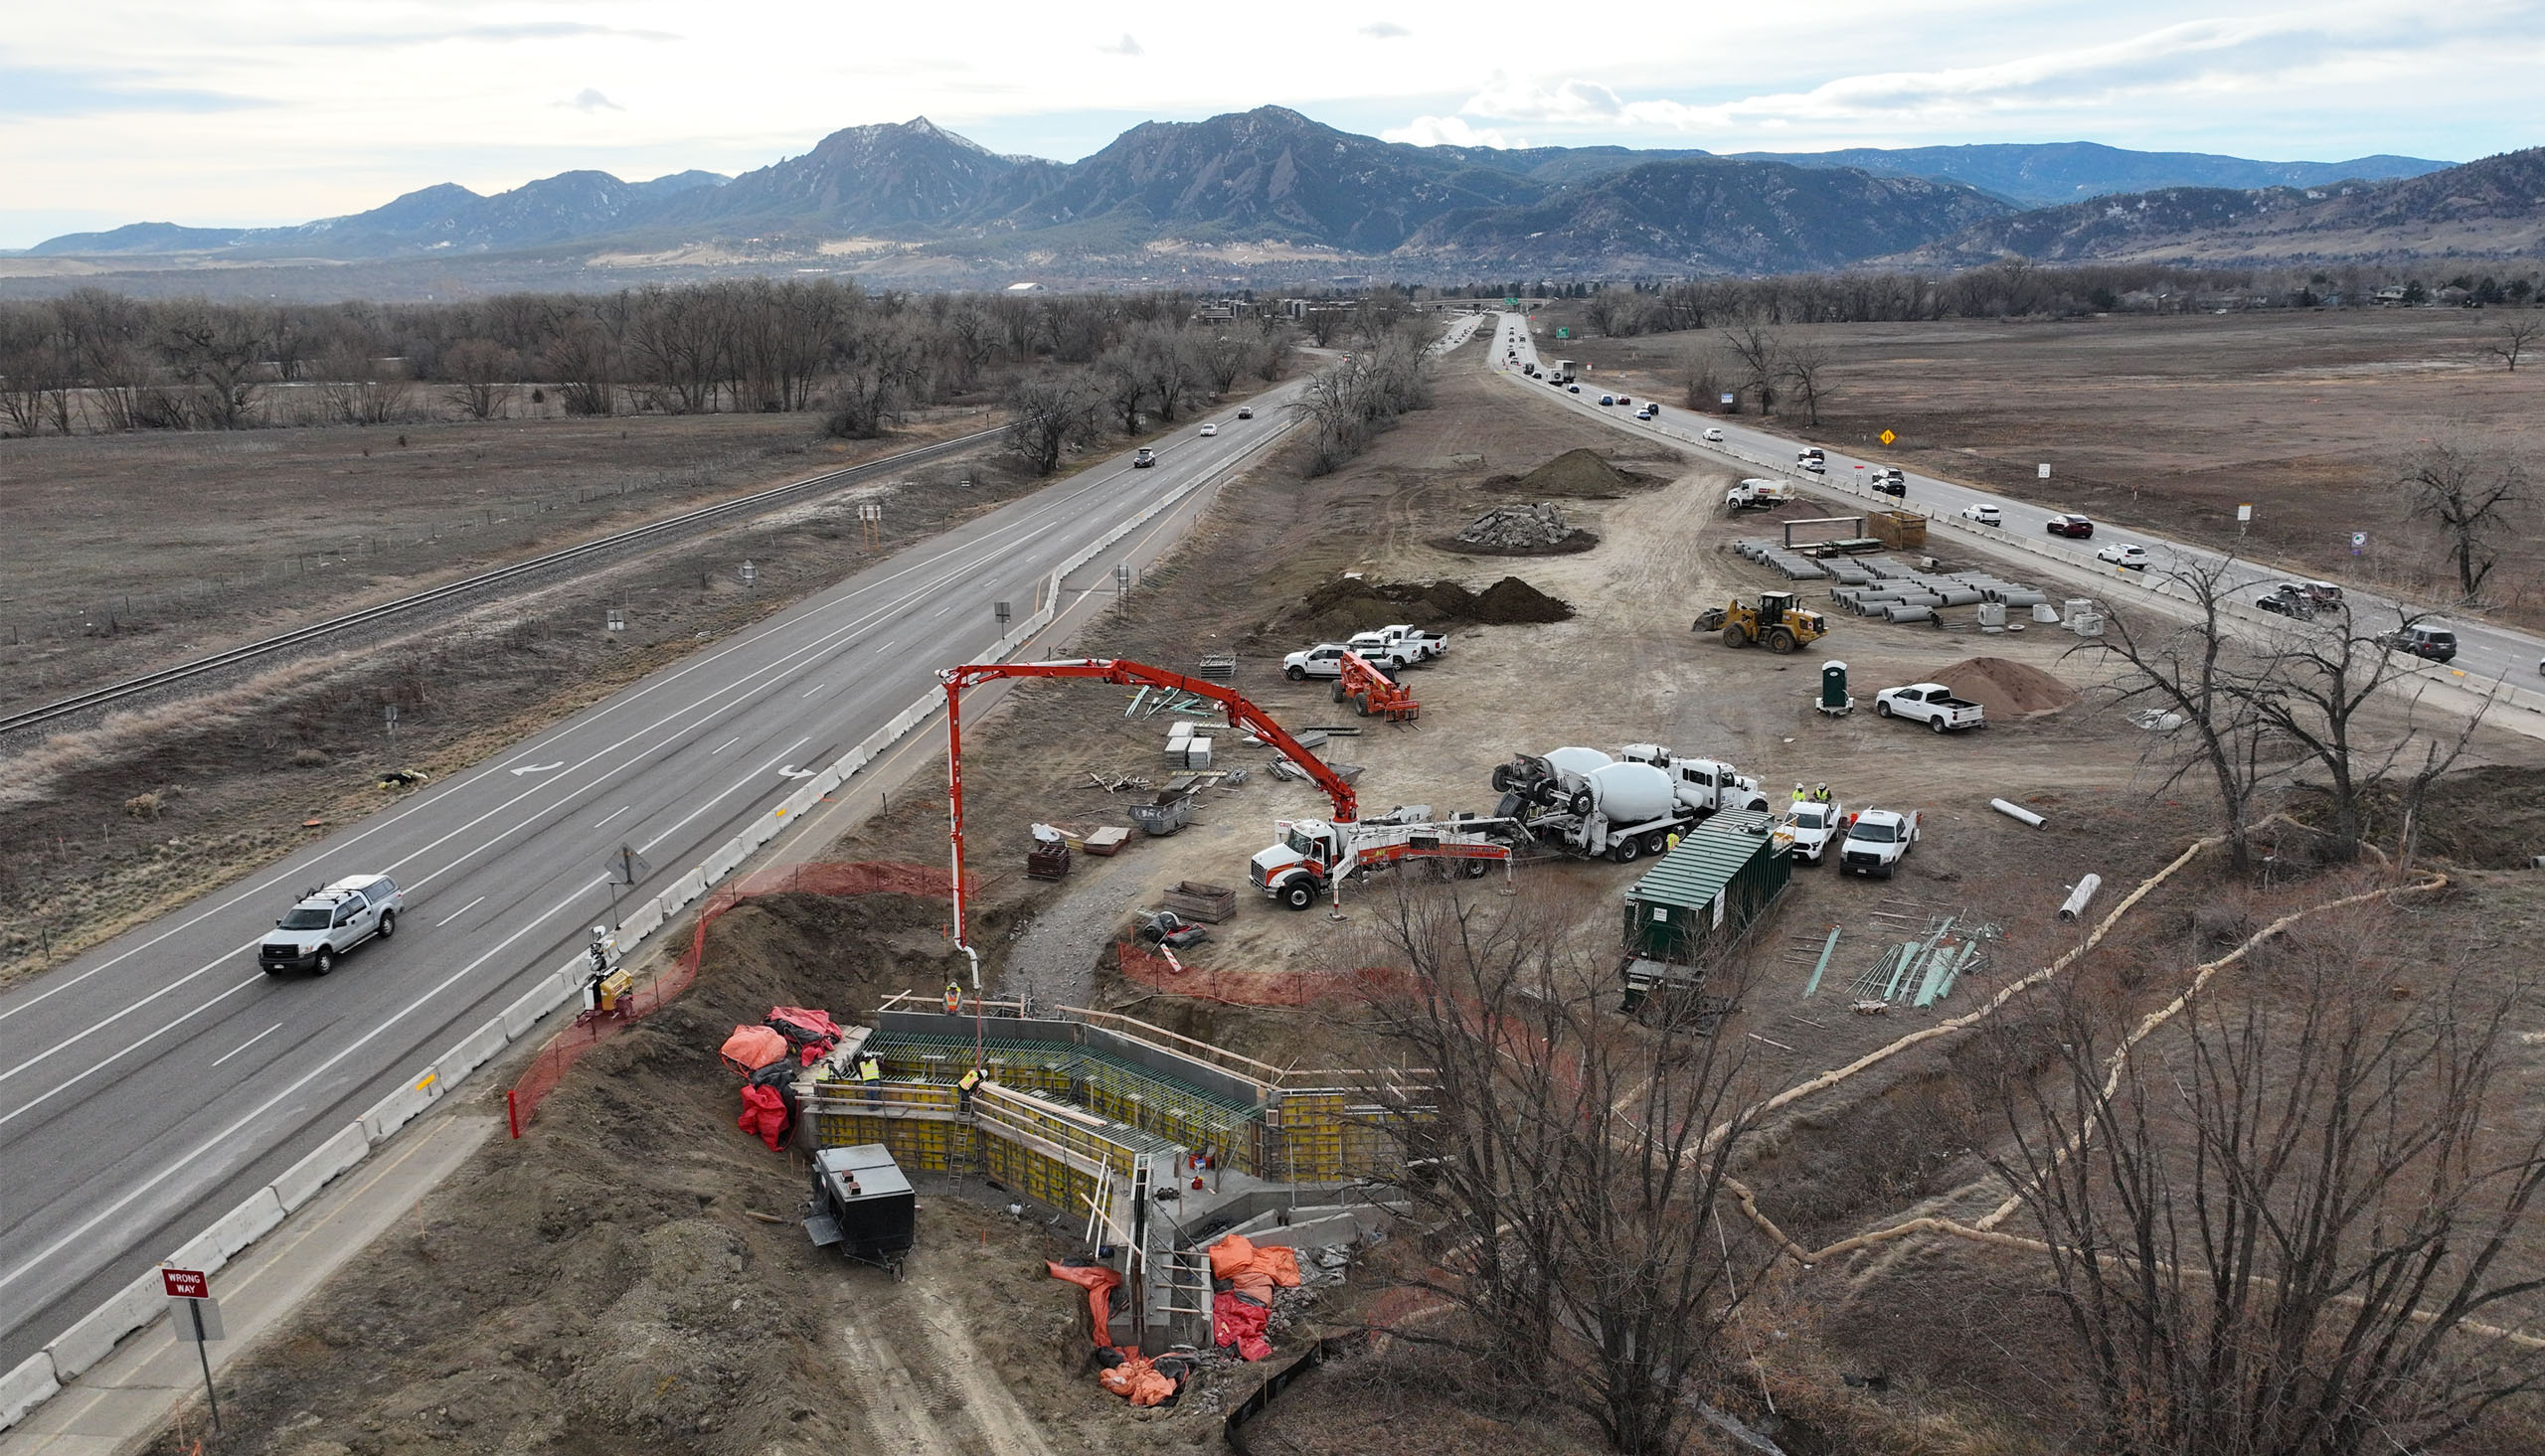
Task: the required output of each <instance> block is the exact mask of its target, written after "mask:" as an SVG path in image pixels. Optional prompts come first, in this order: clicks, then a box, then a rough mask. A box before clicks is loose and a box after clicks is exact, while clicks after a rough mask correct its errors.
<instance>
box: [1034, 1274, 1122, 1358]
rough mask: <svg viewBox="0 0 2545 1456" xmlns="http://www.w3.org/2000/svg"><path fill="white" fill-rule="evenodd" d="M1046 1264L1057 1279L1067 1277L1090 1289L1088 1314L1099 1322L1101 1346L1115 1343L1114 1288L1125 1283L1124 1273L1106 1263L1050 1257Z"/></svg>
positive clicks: (1098, 1331) (1097, 1334)
mask: <svg viewBox="0 0 2545 1456" xmlns="http://www.w3.org/2000/svg"><path fill="white" fill-rule="evenodd" d="M1043 1267H1044V1268H1046V1269H1049V1270H1051V1271H1052V1277H1053V1278H1055V1279H1066V1280H1068V1281H1069V1282H1070V1283H1072V1284H1077V1285H1082V1286H1084V1287H1085V1288H1086V1290H1087V1313H1088V1317H1089V1318H1090V1319H1092V1320H1094V1321H1095V1324H1096V1328H1095V1332H1094V1333H1095V1336H1096V1343H1097V1344H1098V1345H1099V1346H1100V1347H1101V1346H1109V1345H1111V1344H1112V1343H1113V1341H1112V1340H1111V1338H1110V1337H1111V1335H1112V1333H1113V1300H1112V1295H1113V1290H1114V1288H1115V1287H1116V1286H1117V1285H1119V1284H1120V1283H1121V1282H1122V1276H1121V1274H1120V1273H1119V1272H1118V1271H1116V1270H1113V1269H1107V1268H1104V1267H1103V1266H1102V1265H1091V1264H1060V1263H1054V1262H1053V1261H1051V1260H1049V1259H1046V1260H1044V1261H1043Z"/></svg>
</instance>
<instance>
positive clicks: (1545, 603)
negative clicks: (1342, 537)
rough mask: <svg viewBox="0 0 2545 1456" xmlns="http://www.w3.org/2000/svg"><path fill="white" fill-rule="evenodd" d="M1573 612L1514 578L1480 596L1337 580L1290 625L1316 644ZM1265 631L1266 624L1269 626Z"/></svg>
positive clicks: (1438, 585) (1425, 586)
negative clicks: (1401, 628) (1412, 628)
mask: <svg viewBox="0 0 2545 1456" xmlns="http://www.w3.org/2000/svg"><path fill="white" fill-rule="evenodd" d="M1572 615H1573V606H1572V604H1571V603H1569V602H1566V601H1564V600H1563V599H1561V598H1559V597H1554V596H1549V595H1548V594H1547V593H1545V592H1543V591H1540V590H1539V589H1538V588H1536V587H1535V586H1532V585H1530V584H1529V583H1528V582H1526V581H1523V580H1521V579H1520V578H1519V577H1517V576H1505V577H1503V578H1502V579H1501V580H1499V581H1496V582H1494V583H1493V584H1492V585H1490V586H1487V587H1486V588H1484V589H1483V590H1482V591H1470V590H1468V589H1467V588H1466V587H1464V586H1461V585H1459V584H1458V583H1457V582H1455V581H1372V580H1369V579H1368V578H1366V577H1361V576H1340V577H1337V578H1335V579H1334V580H1332V581H1328V582H1326V583H1325V584H1324V585H1322V586H1319V587H1317V588H1316V589H1315V590H1314V591H1311V592H1309V593H1308V594H1307V595H1306V596H1305V597H1304V598H1302V599H1301V600H1300V603H1299V610H1298V611H1297V612H1296V613H1295V614H1293V615H1292V616H1291V617H1290V619H1289V621H1290V623H1291V624H1292V626H1293V629H1299V630H1304V631H1306V632H1307V633H1308V634H1310V635H1312V636H1314V637H1316V638H1317V639H1318V640H1320V641H1334V640H1340V639H1342V638H1345V637H1349V636H1351V635H1352V634H1353V633H1355V632H1366V631H1369V630H1370V629H1372V628H1374V627H1384V626H1387V625H1388V624H1390V623H1392V622H1411V623H1413V624H1414V625H1416V626H1418V627H1452V626H1466V625H1470V624H1475V623H1483V624H1487V625H1492V626H1507V625H1514V624H1519V623H1526V622H1561V621H1564V620H1565V619H1567V618H1569V617H1571V616H1572ZM1268 625H1269V624H1268Z"/></svg>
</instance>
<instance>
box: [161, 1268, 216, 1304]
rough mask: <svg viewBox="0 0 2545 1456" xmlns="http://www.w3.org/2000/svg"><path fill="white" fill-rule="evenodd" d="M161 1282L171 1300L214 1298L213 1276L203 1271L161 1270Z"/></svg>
mask: <svg viewBox="0 0 2545 1456" xmlns="http://www.w3.org/2000/svg"><path fill="white" fill-rule="evenodd" d="M159 1282H160V1283H161V1284H162V1285H165V1286H166V1287H167V1290H168V1297H169V1298H170V1299H210V1298H212V1276H211V1275H209V1274H206V1273H205V1272H204V1271H203V1270H201V1269H161V1270H160V1271H159Z"/></svg>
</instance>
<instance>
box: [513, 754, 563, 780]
mask: <svg viewBox="0 0 2545 1456" xmlns="http://www.w3.org/2000/svg"><path fill="white" fill-rule="evenodd" d="M565 766H566V760H565V759H563V758H560V759H558V760H557V761H556V762H554V763H525V764H523V765H522V766H521V767H519V768H516V769H514V770H513V777H515V778H519V777H521V776H522V775H523V774H525V773H546V772H548V771H549V770H551V769H556V768H563V767H565Z"/></svg>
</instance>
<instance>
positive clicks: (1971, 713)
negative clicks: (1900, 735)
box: [1873, 683, 1988, 733]
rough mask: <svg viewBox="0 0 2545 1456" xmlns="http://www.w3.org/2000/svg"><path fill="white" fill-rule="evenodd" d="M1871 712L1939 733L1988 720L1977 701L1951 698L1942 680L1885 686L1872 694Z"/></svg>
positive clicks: (1982, 724)
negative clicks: (1901, 719)
mask: <svg viewBox="0 0 2545 1456" xmlns="http://www.w3.org/2000/svg"><path fill="white" fill-rule="evenodd" d="M1873 711H1874V712H1875V713H1877V714H1880V715H1881V716H1882V717H1884V718H1905V719H1908V720H1909V721H1911V722H1912V723H1923V724H1925V725H1926V726H1927V727H1929V728H1934V729H1935V730H1936V731H1937V732H1940V733H1949V732H1952V731H1955V730H1956V729H1960V728H1984V727H1986V726H1987V722H1988V715H1987V714H1986V712H1985V711H1983V710H1982V709H1981V708H1980V706H1979V705H1978V704H1976V703H1972V702H1969V701H1967V700H1964V699H1960V698H1955V697H1954V696H1953V695H1952V689H1951V688H1948V687H1946V686H1945V685H1944V684H1942V683H1911V684H1910V685H1909V686H1907V687H1905V688H1885V689H1883V690H1882V691H1881V692H1879V693H1876V694H1875V695H1874V697H1873Z"/></svg>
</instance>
